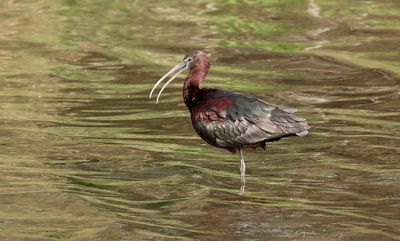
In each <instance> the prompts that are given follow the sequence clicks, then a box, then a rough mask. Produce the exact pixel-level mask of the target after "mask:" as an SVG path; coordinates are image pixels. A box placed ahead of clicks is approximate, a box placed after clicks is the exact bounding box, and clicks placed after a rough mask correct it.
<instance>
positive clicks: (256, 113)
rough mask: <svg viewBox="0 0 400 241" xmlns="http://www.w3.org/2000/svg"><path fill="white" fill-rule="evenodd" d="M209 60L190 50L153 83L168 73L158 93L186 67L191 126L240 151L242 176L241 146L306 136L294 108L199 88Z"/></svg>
mask: <svg viewBox="0 0 400 241" xmlns="http://www.w3.org/2000/svg"><path fill="white" fill-rule="evenodd" d="M209 68H210V63H209V61H208V57H207V55H206V54H205V53H204V52H202V51H192V52H190V53H189V54H187V55H186V56H185V57H184V58H183V60H182V62H181V63H179V64H178V65H176V66H175V67H174V68H172V69H171V70H170V71H169V72H168V73H166V74H165V75H164V76H163V77H162V78H161V79H160V80H159V81H157V83H156V84H155V85H154V87H153V89H152V90H151V92H150V99H151V96H152V94H153V92H154V90H155V89H156V87H157V86H158V85H159V84H160V83H161V82H162V81H163V80H164V79H165V78H166V77H168V76H170V75H172V77H171V78H170V79H169V80H168V81H167V82H166V83H165V84H164V86H163V87H162V88H161V90H160V92H159V93H158V95H157V100H156V103H158V100H159V98H160V96H161V93H162V92H163V90H164V89H165V87H167V85H168V84H169V83H171V82H172V80H174V79H175V78H176V76H178V75H179V74H180V73H181V72H183V71H185V70H189V74H188V76H187V77H186V80H185V82H184V85H183V100H184V102H185V104H186V106H187V107H188V109H189V111H190V114H191V119H192V125H193V128H194V129H195V130H196V132H197V134H199V136H200V137H201V138H202V139H203V140H204V141H206V142H207V143H209V144H211V145H213V146H216V147H221V148H225V149H227V150H229V151H231V152H233V153H236V152H237V151H238V152H239V155H240V173H241V176H242V177H244V174H245V170H246V166H245V162H244V158H243V151H242V150H243V148H256V147H262V148H264V149H265V145H266V144H265V143H266V142H270V141H276V140H279V139H281V138H283V137H287V136H305V135H307V133H308V129H309V128H310V127H309V126H308V124H307V122H306V119H304V118H302V117H299V116H297V115H295V114H294V113H295V112H296V110H294V109H290V108H286V107H282V106H277V105H273V104H269V103H267V102H264V101H262V100H259V99H256V98H254V97H249V96H245V95H242V94H239V93H233V92H228V91H224V90H217V89H208V88H203V89H200V84H201V82H203V80H204V78H205V77H206V75H207V73H208V70H209Z"/></svg>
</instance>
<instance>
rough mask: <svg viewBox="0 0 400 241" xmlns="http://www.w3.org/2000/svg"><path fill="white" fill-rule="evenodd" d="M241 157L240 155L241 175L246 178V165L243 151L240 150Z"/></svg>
mask: <svg viewBox="0 0 400 241" xmlns="http://www.w3.org/2000/svg"><path fill="white" fill-rule="evenodd" d="M239 155H240V175H241V176H244V175H245V173H246V164H245V163H244V158H243V151H242V149H239Z"/></svg>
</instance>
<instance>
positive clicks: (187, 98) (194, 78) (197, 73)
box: [183, 65, 209, 109]
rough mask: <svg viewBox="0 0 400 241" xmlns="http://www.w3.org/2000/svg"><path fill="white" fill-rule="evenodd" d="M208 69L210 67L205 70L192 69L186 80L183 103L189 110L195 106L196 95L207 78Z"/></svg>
mask: <svg viewBox="0 0 400 241" xmlns="http://www.w3.org/2000/svg"><path fill="white" fill-rule="evenodd" d="M208 69H209V65H207V66H206V67H205V68H195V69H192V70H191V71H190V73H189V75H188V77H187V78H186V80H185V84H184V85H183V101H184V102H185V104H186V106H187V107H188V108H189V109H191V107H192V106H193V103H194V101H195V99H196V94H197V92H198V91H199V90H200V83H201V82H203V80H204V78H205V77H206V75H207V73H208Z"/></svg>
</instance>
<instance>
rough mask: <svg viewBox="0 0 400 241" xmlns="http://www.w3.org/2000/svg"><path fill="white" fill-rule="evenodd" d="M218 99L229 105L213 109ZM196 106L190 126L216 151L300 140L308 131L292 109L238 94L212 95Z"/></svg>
mask: <svg viewBox="0 0 400 241" xmlns="http://www.w3.org/2000/svg"><path fill="white" fill-rule="evenodd" d="M218 98H228V99H229V100H232V104H230V105H227V106H223V107H219V108H216V107H215V103H218ZM206 101H208V102H206ZM208 103H213V104H214V105H211V104H210V105H207V104H208ZM198 106H199V108H197V109H196V108H194V109H193V110H192V120H193V126H194V127H195V129H196V131H197V132H198V133H199V135H200V136H201V137H202V138H203V139H204V140H206V141H207V142H208V143H210V144H213V145H216V146H219V147H226V148H236V147H241V146H244V145H249V144H254V143H260V142H265V141H269V140H276V139H279V138H281V137H284V136H289V135H299V136H303V135H306V134H307V133H308V129H309V126H308V124H307V122H306V120H305V119H304V118H302V117H299V116H296V115H295V114H294V113H295V112H296V110H295V109H291V108H287V107H282V106H276V105H271V104H268V103H266V102H264V101H261V100H258V99H256V98H253V97H248V96H244V95H241V94H237V93H232V92H227V91H220V90H215V91H214V92H212V91H211V92H209V93H208V95H207V96H205V95H203V100H201V99H200V100H198ZM200 106H201V108H200ZM202 113H207V114H202ZM193 116H194V117H193ZM196 116H197V117H199V118H196ZM211 117H213V118H211ZM215 117H218V119H216V118H215Z"/></svg>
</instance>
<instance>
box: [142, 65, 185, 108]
mask: <svg viewBox="0 0 400 241" xmlns="http://www.w3.org/2000/svg"><path fill="white" fill-rule="evenodd" d="M188 68H189V61H188V59H184V60H183V61H182V62H180V63H179V64H178V65H176V66H175V67H173V68H172V69H171V70H170V71H168V73H166V74H165V75H164V76H163V77H161V79H159V80H158V81H157V83H156V84H155V85H154V87H153V89H151V92H150V95H149V99H151V96H152V95H153V92H154V90H155V89H156V88H157V86H158V85H159V84H160V83H161V82H162V81H163V80H164V79H165V78H167V77H168V76H170V75H172V77H171V78H170V79H169V80H168V81H167V82H166V83H165V84H164V86H163V87H162V88H161V90H160V92H158V95H157V99H156V104H157V103H158V99H160V96H161V93H162V92H163V91H164V89H165V88H166V87H167V86H168V85H169V84H170V83H171V82H172V81H173V80H174V79H175V78H176V76H178V75H179V74H180V73H182V72H183V71H185V70H187V69H188Z"/></svg>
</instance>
